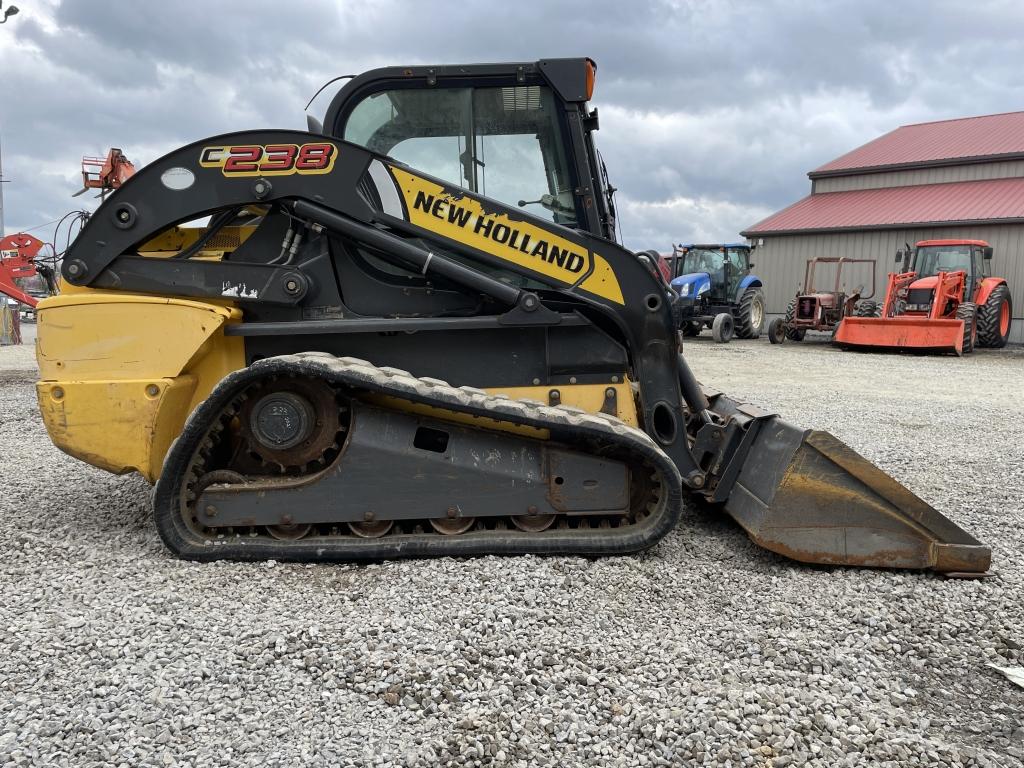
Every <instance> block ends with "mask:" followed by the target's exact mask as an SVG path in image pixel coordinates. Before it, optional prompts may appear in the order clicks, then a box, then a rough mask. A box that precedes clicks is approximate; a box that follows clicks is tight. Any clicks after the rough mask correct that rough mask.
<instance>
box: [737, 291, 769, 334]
mask: <svg viewBox="0 0 1024 768" xmlns="http://www.w3.org/2000/svg"><path fill="white" fill-rule="evenodd" d="M735 314H736V338H738V339H756V338H757V337H758V336H760V335H761V329H762V328H763V327H764V294H763V293H761V289H760V288H747V290H745V291H744V292H743V295H742V296H740V303H739V304H738V305H737V307H736V313H735Z"/></svg>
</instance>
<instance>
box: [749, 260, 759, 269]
mask: <svg viewBox="0 0 1024 768" xmlns="http://www.w3.org/2000/svg"><path fill="white" fill-rule="evenodd" d="M756 266H757V264H755V263H754V262H750V263H749V264H747V269H753V268H754V267H756Z"/></svg>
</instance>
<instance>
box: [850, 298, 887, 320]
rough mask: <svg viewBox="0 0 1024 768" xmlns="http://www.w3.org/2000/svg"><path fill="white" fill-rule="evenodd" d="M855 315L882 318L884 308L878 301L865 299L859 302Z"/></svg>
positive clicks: (855, 308) (854, 310)
mask: <svg viewBox="0 0 1024 768" xmlns="http://www.w3.org/2000/svg"><path fill="white" fill-rule="evenodd" d="M853 314H854V316H856V317H881V316H882V307H881V305H880V304H879V303H878V302H877V301H870V300H869V299H864V300H862V301H858V302H857V306H856V307H854V308H853Z"/></svg>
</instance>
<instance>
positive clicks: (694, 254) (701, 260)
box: [679, 248, 747, 275]
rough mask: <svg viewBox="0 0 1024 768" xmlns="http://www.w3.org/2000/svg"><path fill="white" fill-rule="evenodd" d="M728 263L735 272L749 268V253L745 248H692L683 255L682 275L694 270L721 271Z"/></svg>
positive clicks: (680, 272) (714, 272) (712, 272)
mask: <svg viewBox="0 0 1024 768" xmlns="http://www.w3.org/2000/svg"><path fill="white" fill-rule="evenodd" d="M726 264H728V265H729V266H730V267H732V271H733V272H742V271H743V270H745V269H746V268H747V253H746V249H744V248H690V249H689V250H687V252H686V253H685V254H684V255H683V261H682V267H681V268H680V270H679V274H680V275H688V274H691V273H693V272H707V273H708V274H710V275H715V274H716V273H721V272H722V270H723V267H724V266H725V265H726Z"/></svg>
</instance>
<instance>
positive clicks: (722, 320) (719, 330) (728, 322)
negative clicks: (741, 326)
mask: <svg viewBox="0 0 1024 768" xmlns="http://www.w3.org/2000/svg"><path fill="white" fill-rule="evenodd" d="M734 329H735V326H734V324H733V321H732V315H730V314H729V313H728V312H723V313H722V314H720V315H716V316H715V321H714V322H713V323H712V324H711V336H712V337H713V338H714V340H715V341H717V342H718V343H719V344H726V343H728V341H729V339H731V338H732V334H733V330H734Z"/></svg>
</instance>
